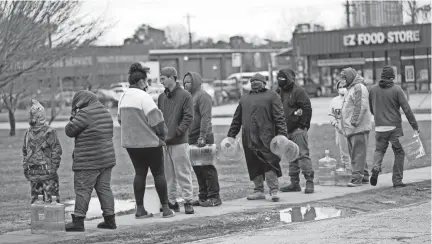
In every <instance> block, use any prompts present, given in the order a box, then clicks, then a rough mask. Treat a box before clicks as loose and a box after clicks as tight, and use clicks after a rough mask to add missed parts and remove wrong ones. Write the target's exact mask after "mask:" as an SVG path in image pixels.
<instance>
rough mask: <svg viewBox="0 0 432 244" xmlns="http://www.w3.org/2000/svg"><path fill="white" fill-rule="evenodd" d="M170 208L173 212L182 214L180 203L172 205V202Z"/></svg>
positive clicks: (169, 204)
mask: <svg viewBox="0 0 432 244" xmlns="http://www.w3.org/2000/svg"><path fill="white" fill-rule="evenodd" d="M168 207H169V208H170V209H172V210H174V212H176V213H178V212H180V205H179V204H178V202H175V203H174V204H171V203H170V202H168Z"/></svg>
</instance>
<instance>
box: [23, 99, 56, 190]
mask: <svg viewBox="0 0 432 244" xmlns="http://www.w3.org/2000/svg"><path fill="white" fill-rule="evenodd" d="M32 102H33V105H32V107H31V109H30V113H29V122H30V123H31V126H30V128H29V129H28V130H27V131H26V132H25V134H24V143H23V147H22V153H23V156H24V159H23V168H24V175H25V177H26V178H27V180H29V181H33V182H41V181H44V180H50V179H54V180H58V175H57V169H58V168H59V167H60V161H61V155H62V148H61V145H60V141H59V139H58V137H57V133H56V131H55V130H54V129H52V128H51V127H50V126H48V125H47V124H46V119H45V109H44V107H43V106H42V105H41V104H40V103H39V102H38V101H36V100H33V101H32Z"/></svg>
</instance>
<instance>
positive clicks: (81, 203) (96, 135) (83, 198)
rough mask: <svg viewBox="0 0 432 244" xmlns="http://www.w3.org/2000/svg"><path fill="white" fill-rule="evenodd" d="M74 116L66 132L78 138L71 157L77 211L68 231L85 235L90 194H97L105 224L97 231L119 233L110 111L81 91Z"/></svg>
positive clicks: (78, 94) (94, 97)
mask: <svg viewBox="0 0 432 244" xmlns="http://www.w3.org/2000/svg"><path fill="white" fill-rule="evenodd" d="M71 114H72V116H71V118H70V121H69V123H68V124H67V125H66V128H65V132H66V135H67V136H68V137H70V138H75V148H74V152H73V154H72V158H73V164H72V170H73V171H74V189H75V195H76V198H75V210H74V214H72V222H71V223H68V224H66V231H84V219H85V217H86V214H87V211H88V207H89V203H90V199H91V194H92V192H93V189H95V190H96V193H97V195H98V199H99V202H100V205H101V208H102V216H103V217H104V222H102V223H100V224H98V226H97V227H98V228H102V229H116V228H117V225H116V222H115V212H114V196H113V193H112V191H111V172H112V169H113V167H114V166H115V165H116V157H115V151H114V144H113V135H114V125H113V119H112V117H111V114H110V113H109V111H108V109H107V108H106V107H105V106H104V105H103V104H102V103H100V102H99V101H98V98H97V97H96V95H95V94H94V93H93V92H90V91H78V92H77V93H75V95H74V97H73V99H72V113H71Z"/></svg>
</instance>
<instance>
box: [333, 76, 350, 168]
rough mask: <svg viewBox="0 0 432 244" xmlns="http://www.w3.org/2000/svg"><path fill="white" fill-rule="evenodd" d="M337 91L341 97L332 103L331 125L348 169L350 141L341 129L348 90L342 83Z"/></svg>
mask: <svg viewBox="0 0 432 244" xmlns="http://www.w3.org/2000/svg"><path fill="white" fill-rule="evenodd" d="M336 89H337V90H338V93H339V96H337V97H335V98H333V99H332V101H331V103H330V112H329V116H330V123H331V125H332V126H333V127H334V128H335V134H336V145H337V146H338V147H339V152H340V157H341V162H342V164H343V165H344V166H345V168H346V169H348V168H350V167H351V159H350V155H349V151H348V141H347V138H346V137H345V136H344V134H343V131H342V127H341V110H342V103H343V99H344V96H345V94H346V93H347V91H348V90H347V89H346V87H344V86H342V85H341V82H340V81H339V82H338V83H337V84H336Z"/></svg>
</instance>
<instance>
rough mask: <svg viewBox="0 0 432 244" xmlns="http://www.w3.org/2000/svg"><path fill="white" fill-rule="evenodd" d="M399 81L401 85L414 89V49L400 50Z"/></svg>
mask: <svg viewBox="0 0 432 244" xmlns="http://www.w3.org/2000/svg"><path fill="white" fill-rule="evenodd" d="M400 53H401V76H402V79H401V82H402V87H403V88H406V89H409V90H415V80H416V76H415V62H414V49H405V50H401V51H400Z"/></svg>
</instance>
